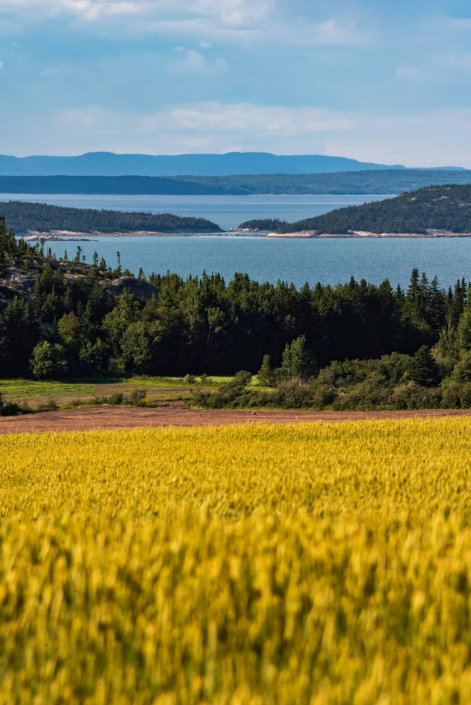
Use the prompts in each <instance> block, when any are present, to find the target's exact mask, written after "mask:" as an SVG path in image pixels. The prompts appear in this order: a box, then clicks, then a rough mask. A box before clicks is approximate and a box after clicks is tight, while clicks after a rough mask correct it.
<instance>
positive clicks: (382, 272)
mask: <svg viewBox="0 0 471 705" xmlns="http://www.w3.org/2000/svg"><path fill="white" fill-rule="evenodd" d="M381 198H382V197H380V196H377V197H374V196H205V197H199V196H75V195H67V196H61V195H59V196H48V195H39V196H36V195H35V196H32V195H28V194H24V195H15V196H11V195H9V196H5V195H3V196H2V195H1V194H0V201H1V200H9V199H15V200H30V201H33V202H43V203H51V204H57V205H62V206H74V207H81V208H105V209H121V210H128V211H133V210H142V211H152V212H155V213H159V212H160V213H161V212H171V213H175V214H177V215H194V216H202V217H205V218H209V219H210V220H213V221H215V222H216V223H219V225H221V226H222V227H225V228H228V227H231V226H233V225H238V224H240V223H241V222H243V221H244V220H248V219H250V218H256V217H264V216H265V217H268V216H269V217H278V218H282V219H285V220H297V219H300V218H306V217H309V216H313V215H317V214H321V213H325V212H326V211H329V210H332V209H334V208H341V207H342V206H345V205H355V204H359V203H363V202H365V201H367V200H370V201H372V200H380V199H381ZM51 246H52V249H53V251H54V252H55V253H56V254H57V255H60V256H62V255H63V254H64V251H65V249H66V248H67V251H68V255H69V257H72V256H73V255H74V254H75V251H76V247H77V244H76V243H72V242H71V243H69V244H68V245H66V244H65V243H51ZM80 246H81V247H82V250H83V253H84V254H85V255H86V257H87V261H88V262H91V260H92V256H93V252H94V251H95V250H96V251H97V252H98V254H99V256H100V257H101V256H103V257H105V259H106V261H107V262H108V264H109V265H111V266H113V267H115V266H116V263H117V258H116V252H117V251H118V250H119V252H120V253H121V261H122V264H123V266H124V267H127V268H129V269H130V270H131V271H132V272H134V273H136V274H137V272H138V271H139V267H141V266H142V268H143V269H144V271H145V272H146V273H147V274H150V273H151V272H160V273H165V272H166V271H171V272H177V273H178V274H180V275H181V276H183V277H186V276H188V275H189V274H195V275H201V273H202V272H203V271H204V270H206V271H207V272H220V273H221V274H222V275H223V276H224V277H225V278H226V279H230V278H231V277H232V276H233V275H234V273H235V272H247V273H248V274H249V275H250V277H252V279H255V280H257V281H271V282H276V281H277V280H278V279H282V280H283V281H288V282H294V283H295V284H296V285H297V286H299V285H302V284H304V283H305V282H306V281H307V282H309V283H310V284H315V283H316V282H318V281H319V282H322V283H325V284H326V283H330V284H337V283H339V282H346V281H348V280H349V279H350V277H351V276H352V275H353V276H354V277H355V278H356V279H362V278H364V279H366V280H367V281H369V282H372V283H379V282H381V281H383V280H384V279H385V278H388V279H389V280H390V281H391V283H392V284H393V285H396V284H398V283H400V284H401V285H406V284H407V283H408V281H409V277H410V273H411V271H412V269H413V267H418V268H419V269H420V270H421V271H425V272H426V273H427V275H428V276H429V277H430V278H432V277H433V276H434V275H435V274H437V275H438V277H439V279H440V282H441V284H442V285H443V286H448V285H450V284H453V283H454V282H455V281H456V279H457V278H458V277H460V278H461V277H465V278H466V280H471V238H455V239H435V240H427V239H413V238H406V239H403V238H401V239H387V240H379V239H378V240H374V239H372V240H346V239H332V240H267V239H265V238H247V237H226V236H212V237H167V238H133V237H120V238H98V239H97V241H96V242H82V243H80Z"/></svg>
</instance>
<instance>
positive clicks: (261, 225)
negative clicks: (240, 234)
mask: <svg viewBox="0 0 471 705" xmlns="http://www.w3.org/2000/svg"><path fill="white" fill-rule="evenodd" d="M283 224H284V221H283V222H282V221H281V220H279V219H278V218H257V219H256V220H246V221H245V223H241V224H240V225H239V228H240V229H241V230H262V231H264V230H266V231H269V232H271V231H272V230H276V229H277V228H279V227H280V226H281V225H283Z"/></svg>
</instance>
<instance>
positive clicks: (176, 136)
mask: <svg viewBox="0 0 471 705" xmlns="http://www.w3.org/2000/svg"><path fill="white" fill-rule="evenodd" d="M470 124H471V109H461V110H458V109H455V110H439V111H429V112H423V113H416V114H409V115H405V114H403V115H399V116H397V115H394V114H392V113H391V114H388V113H383V114H382V113H379V112H378V113H369V112H366V111H365V112H355V113H353V112H349V113H345V112H343V111H340V110H336V111H333V110H326V109H323V108H314V107H308V106H304V107H292V108H286V107H281V106H264V105H254V104H226V105H223V104H221V103H200V104H194V105H184V106H168V107H166V108H164V109H162V110H161V111H159V112H155V113H150V114H143V115H140V114H135V113H123V112H113V111H109V110H106V109H102V108H99V107H90V108H86V109H83V110H71V111H65V112H61V113H59V114H58V115H56V117H55V119H54V120H48V121H47V124H45V126H44V128H43V131H42V140H43V142H42V144H43V148H44V149H47V151H48V152H49V153H55V154H60V153H62V154H64V153H80V152H85V151H90V150H102V149H104V150H111V151H115V152H142V153H154V154H159V153H160V154H171V153H175V154H176V153H183V152H227V151H232V150H240V151H270V152H274V153H278V154H333V155H338V156H346V157H352V158H355V159H360V160H363V161H372V162H380V163H385V164H405V165H406V166H410V167H414V166H416V167H419V166H424V167H426V166H429V167H432V166H466V167H471V145H469V140H468V133H469V125H470ZM21 149H22V150H24V149H27V148H26V147H25V146H24V145H23V144H22V145H21Z"/></svg>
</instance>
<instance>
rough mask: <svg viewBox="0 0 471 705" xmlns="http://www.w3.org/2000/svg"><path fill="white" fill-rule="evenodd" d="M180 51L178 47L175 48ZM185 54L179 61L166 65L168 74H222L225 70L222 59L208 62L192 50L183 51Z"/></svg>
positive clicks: (225, 64) (225, 65)
mask: <svg viewBox="0 0 471 705" xmlns="http://www.w3.org/2000/svg"><path fill="white" fill-rule="evenodd" d="M177 50H180V47H177ZM184 51H185V54H184V56H183V58H182V59H181V61H174V62H173V63H171V64H168V66H167V71H168V73H171V74H174V75H176V76H182V75H187V74H190V75H192V74H193V75H204V74H215V73H223V72H224V71H226V69H227V63H226V61H225V60H224V59H215V60H214V61H209V60H208V59H207V58H206V57H205V56H203V54H201V53H200V52H199V51H195V50H194V49H185V50H184Z"/></svg>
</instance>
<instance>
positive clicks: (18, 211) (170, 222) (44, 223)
mask: <svg viewBox="0 0 471 705" xmlns="http://www.w3.org/2000/svg"><path fill="white" fill-rule="evenodd" d="M0 213H2V214H3V215H4V216H5V218H6V220H7V222H8V223H9V224H10V227H12V228H13V230H15V231H16V232H17V233H25V232H27V231H29V230H35V231H38V232H49V231H51V230H69V231H72V232H81V233H93V232H102V233H113V232H123V233H126V232H138V231H143V232H161V233H179V232H182V233H185V232H186V233H193V232H195V233H210V232H220V231H221V229H220V228H219V226H218V225H216V224H215V223H212V222H211V221H209V220H206V219H205V218H182V217H180V216H177V215H172V214H170V213H160V214H158V215H154V214H152V213H121V212H119V211H105V210H91V209H84V208H62V207H60V206H49V205H46V204H44V203H24V202H21V201H9V202H8V203H0Z"/></svg>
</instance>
